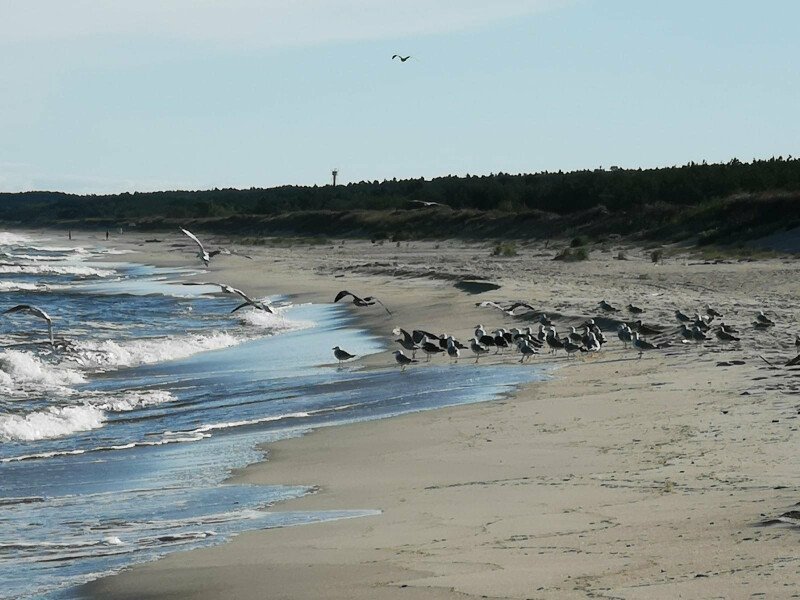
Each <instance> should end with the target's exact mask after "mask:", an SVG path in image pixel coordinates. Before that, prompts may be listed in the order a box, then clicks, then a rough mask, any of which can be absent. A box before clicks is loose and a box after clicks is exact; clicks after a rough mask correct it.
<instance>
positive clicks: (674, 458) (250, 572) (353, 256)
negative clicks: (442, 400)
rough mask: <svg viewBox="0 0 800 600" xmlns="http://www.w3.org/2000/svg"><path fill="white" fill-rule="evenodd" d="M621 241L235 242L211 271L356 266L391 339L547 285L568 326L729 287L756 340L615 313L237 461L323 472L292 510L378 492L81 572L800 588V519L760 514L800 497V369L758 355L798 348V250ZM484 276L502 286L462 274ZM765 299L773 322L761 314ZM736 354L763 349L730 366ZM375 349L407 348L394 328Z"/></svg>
mask: <svg viewBox="0 0 800 600" xmlns="http://www.w3.org/2000/svg"><path fill="white" fill-rule="evenodd" d="M145 237H150V238H159V239H162V240H163V241H162V242H161V243H150V244H143V243H142V240H143V239H144V238H145ZM122 238H124V239H121V238H120V237H119V236H115V238H114V239H113V240H112V242H113V243H114V245H115V246H118V247H119V246H122V245H127V246H129V247H131V248H133V249H135V250H136V251H137V252H138V253H139V254H138V255H136V260H143V261H146V262H152V263H157V264H165V263H171V264H182V265H186V264H189V265H191V264H194V263H193V262H192V259H191V257H190V256H189V255H188V254H186V253H184V249H182V248H179V247H172V246H171V244H173V243H182V242H183V240H182V239H180V236H179V235H172V234H169V235H161V234H159V235H148V236H140V237H137V236H131V235H130V234H128V235H126V236H122ZM217 241H220V242H222V241H225V240H217ZM167 249H169V250H171V251H172V253H169V254H168V253H167V251H166V250H167ZM619 250H620V248H617V247H613V248H608V249H607V251H606V252H603V251H601V250H595V251H593V252H592V256H591V260H589V261H587V262H583V263H561V262H554V261H552V260H551V259H552V256H553V254H554V249H553V248H552V247H551V248H544V247H543V246H542V245H530V246H523V247H521V248H520V253H519V255H518V256H516V257H512V258H495V257H492V256H491V255H490V245H488V244H464V243H461V242H442V243H441V244H433V243H418V242H412V243H410V244H406V243H402V244H400V245H398V246H396V245H394V244H391V245H389V244H386V245H383V246H380V245H377V244H370V243H369V242H352V241H347V242H346V243H341V242H337V243H335V244H330V245H317V246H309V245H303V244H297V245H295V246H293V247H281V248H274V247H267V246H259V247H256V248H248V249H247V251H248V252H250V253H252V255H253V256H254V260H253V261H252V262H251V261H247V260H245V259H241V258H237V257H218V258H217V259H214V261H213V262H212V266H211V269H210V270H211V274H210V275H204V276H203V278H206V279H208V278H209V277H211V276H213V278H214V279H216V280H221V281H226V282H229V283H231V284H234V285H241V286H243V287H245V289H247V290H250V291H253V293H256V294H263V293H278V292H281V293H289V294H293V295H294V296H295V297H296V298H298V299H299V300H303V301H316V302H327V301H330V300H331V299H332V298H333V295H334V294H335V292H337V291H338V290H340V289H350V290H352V291H354V292H356V293H361V294H365V295H367V294H375V295H377V296H379V297H380V298H381V299H382V300H383V301H384V302H385V303H386V304H387V305H389V307H390V308H391V309H392V310H393V312H394V315H393V316H392V317H391V318H387V317H386V315H385V313H383V312H382V310H381V309H380V307H375V308H374V309H372V308H368V309H356V308H353V310H354V311H356V314H357V315H358V316H359V319H360V320H361V322H362V324H363V325H364V326H365V327H369V328H371V329H373V330H374V331H376V332H377V333H379V334H380V335H383V336H385V337H386V340H387V343H388V342H389V341H390V340H391V339H392V336H391V329H392V328H394V327H396V326H401V327H404V328H407V329H411V328H415V327H418V328H423V329H427V330H433V331H448V332H451V333H453V334H455V335H456V336H457V337H460V338H462V339H465V338H467V337H469V335H470V332H471V330H472V328H473V327H474V325H475V324H477V323H483V324H485V325H486V326H487V327H492V328H494V327H499V326H506V327H509V326H524V325H526V324H528V323H529V321H528V320H526V319H525V318H513V317H509V316H507V315H505V314H503V313H501V312H500V311H498V310H495V309H491V308H479V307H476V305H475V304H476V302H479V301H481V300H512V299H513V300H516V299H521V300H525V301H528V302H530V303H531V304H533V305H534V306H537V307H541V309H542V310H543V311H545V312H547V313H548V314H551V313H553V314H557V315H559V317H558V320H557V325H558V326H559V329H560V330H561V329H562V328H563V327H565V326H566V325H569V324H577V323H579V322H580V321H581V320H583V318H585V317H591V316H597V314H598V312H597V309H596V304H597V302H598V301H599V300H600V299H603V298H604V299H606V300H608V301H610V302H612V303H614V304H616V305H619V306H624V305H626V304H627V303H628V302H629V301H630V302H633V303H634V304H637V305H639V306H643V307H645V308H646V309H647V312H646V313H645V314H644V316H643V317H644V320H645V322H647V323H655V324H662V325H670V326H674V325H675V319H674V316H673V311H674V310H675V308H680V309H682V310H684V311H685V312H686V311H692V312H693V311H694V310H701V309H702V308H703V307H704V306H705V304H706V303H707V302H708V303H711V304H712V305H713V306H715V307H716V308H718V309H719V310H721V311H722V312H723V313H725V318H724V319H723V320H724V321H725V322H726V323H729V324H732V325H735V326H737V327H738V328H739V329H740V331H741V332H742V336H743V338H744V341H743V342H742V343H741V344H736V343H734V344H731V345H729V346H726V347H723V346H721V345H720V344H718V343H716V342H715V341H714V342H708V343H706V344H704V345H702V346H697V345H691V346H688V347H686V346H681V345H680V344H679V345H677V346H676V347H674V348H671V349H669V350H667V351H658V352H654V353H651V354H649V355H646V356H645V357H644V358H643V359H642V360H636V354H635V353H634V352H632V351H630V350H623V349H622V345H621V343H620V342H619V341H618V340H617V339H616V336H615V335H613V334H608V337H609V339H610V341H609V343H608V344H607V347H606V348H604V349H603V351H602V352H601V353H600V354H599V355H598V356H596V357H594V358H592V359H588V360H584V361H582V360H573V361H567V360H566V359H565V358H563V357H561V358H557V359H551V358H546V357H537V358H536V359H534V360H535V361H536V362H537V363H539V364H548V365H553V366H556V367H559V368H558V369H557V370H555V371H554V373H553V374H554V375H555V378H554V379H552V380H551V381H548V382H545V383H536V384H531V385H529V386H526V387H523V388H521V389H519V390H518V391H517V393H515V394H514V395H513V396H512V397H508V398H505V399H503V400H501V401H494V402H489V403H483V404H476V405H468V406H460V407H454V408H447V409H442V410H438V411H432V412H425V413H417V414H411V415H407V416H402V417H397V418H392V419H388V420H384V421H379V422H370V423H361V424H355V425H348V426H343V427H336V428H327V429H321V430H318V431H316V432H314V433H312V434H309V435H307V436H305V437H302V438H299V439H292V440H287V441H283V442H279V443H277V444H272V445H270V446H269V447H267V448H265V452H266V453H267V454H268V460H266V461H264V462H262V463H259V464H255V465H251V466H249V467H247V468H246V469H244V470H242V471H241V472H239V473H236V474H234V476H233V478H234V479H235V480H236V481H245V482H252V483H265V484H266V483H280V484H302V485H314V486H317V488H318V492H317V493H315V494H312V495H308V496H305V497H303V498H300V499H297V500H293V501H291V502H288V503H285V504H282V505H280V506H277V507H276V510H317V509H354V508H364V509H380V511H382V512H381V514H380V515H378V516H373V517H365V518H358V519H350V520H342V521H336V522H328V523H322V524H315V525H308V526H301V527H292V528H285V529H273V530H265V531H256V532H250V533H246V534H242V535H239V536H238V537H236V538H234V539H233V540H231V541H230V542H228V543H226V544H223V545H221V546H217V547H213V548H209V549H202V550H195V551H191V552H185V553H178V554H173V555H170V556H168V557H166V558H164V559H162V560H159V561H157V562H154V563H150V564H146V565H141V566H137V567H135V568H132V569H129V570H127V571H124V572H122V573H120V574H118V575H115V576H112V577H107V578H104V579H101V580H98V581H97V582H94V583H92V584H90V585H88V586H86V587H85V588H84V591H85V592H86V594H87V595H90V596H92V597H94V598H102V599H108V598H115V599H116V598H120V599H121V598H126V599H128V598H130V599H137V600H139V599H144V598H237V599H249V598H253V599H256V598H258V599H264V598H270V599H272V598H280V599H283V598H286V599H305V598H336V599H338V598H341V599H345V598H347V599H377V600H381V599H394V598H421V599H427V598H431V599H434V598H435V599H439V598H448V599H449V598H470V597H476V598H587V597H593V598H626V599H634V598H750V597H762V598H790V597H800V575H798V572H800V552H798V543H800V530H798V528H797V527H793V526H791V525H783V524H781V525H772V526H760V525H759V524H760V523H761V522H763V521H765V520H769V519H772V518H774V517H776V516H779V515H781V514H783V513H786V512H787V511H790V510H797V507H796V503H797V502H798V501H800V494H798V485H799V484H800V471H798V469H797V465H798V459H797V456H798V441H797V437H798V431H797V429H798V418H797V417H798V412H799V409H800V396H798V395H797V393H798V385H799V384H800V379H798V375H800V373H798V372H792V371H790V370H788V369H784V368H779V369H770V368H769V366H768V365H767V364H766V362H765V361H764V360H763V359H762V358H761V357H762V356H763V358H764V359H766V360H768V361H770V362H773V363H775V364H782V363H783V362H785V361H786V360H788V359H789V358H791V357H793V356H794V355H795V354H796V352H795V348H794V331H795V329H796V328H797V320H796V317H795V315H796V311H797V306H798V304H797V297H796V294H797V289H798V284H797V281H798V274H799V273H798V271H799V270H800V261H798V260H792V259H787V260H781V259H770V260H763V261H758V262H742V263H740V262H732V263H723V264H704V263H702V261H699V260H697V259H693V258H689V257H687V256H686V255H679V256H677V257H671V258H668V259H667V260H666V262H665V263H664V264H660V265H653V264H651V262H650V261H649V258H648V253H647V252H645V251H643V250H637V249H634V248H625V249H624V251H625V253H626V254H627V256H628V259H629V260H616V259H615V258H613V257H615V256H616V255H617V252H618V251H619ZM476 275H480V276H483V277H486V278H488V279H490V280H491V281H494V282H496V283H499V284H501V285H502V288H501V289H499V290H497V291H494V292H487V293H483V294H479V295H470V294H467V293H465V292H461V291H458V290H456V289H455V288H454V287H453V284H454V282H455V281H456V280H458V279H459V278H470V277H473V276H476ZM762 307H763V308H765V309H766V310H767V311H768V312H769V314H770V315H772V316H773V318H774V319H775V320H776V322H777V323H778V325H777V326H776V327H775V328H774V330H769V331H757V330H755V329H754V328H753V327H752V326H751V325H750V323H751V321H752V320H753V315H754V314H755V312H756V311H757V310H758V309H759V308H762ZM391 349H392V350H393V349H394V347H392V348H391ZM434 360H437V359H434ZM493 360H498V359H497V358H494V359H493ZM504 360H507V361H510V360H512V359H511V357H510V356H509V357H507V358H505V359H504ZM730 360H742V361H744V364H741V365H732V366H717V364H718V363H719V362H721V361H730ZM438 361H439V362H442V361H443V359H441V358H440V359H438ZM366 362H368V363H369V364H371V365H386V366H393V365H394V363H393V361H392V357H391V355H390V354H389V353H388V351H387V352H385V353H382V354H379V355H376V356H372V357H369V358H368V359H367V360H366ZM470 362H471V361H469V360H462V361H461V363H460V364H459V365H457V366H454V367H453V368H460V369H469V368H470V366H471V365H470ZM413 368H425V365H415V366H414V367H413ZM401 376H403V375H401V374H400V373H398V377H401Z"/></svg>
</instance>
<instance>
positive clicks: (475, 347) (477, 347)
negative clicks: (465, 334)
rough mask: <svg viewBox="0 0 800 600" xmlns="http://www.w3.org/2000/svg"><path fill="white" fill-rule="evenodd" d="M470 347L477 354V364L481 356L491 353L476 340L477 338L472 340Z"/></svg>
mask: <svg viewBox="0 0 800 600" xmlns="http://www.w3.org/2000/svg"><path fill="white" fill-rule="evenodd" d="M469 347H470V349H471V350H472V352H473V353H474V354H475V362H476V363H477V362H478V360H479V359H480V357H481V354H488V353H489V349H488V348H487V347H486V346H482V345H481V344H480V343H479V342H478V340H476V339H475V338H472V339H470V341H469Z"/></svg>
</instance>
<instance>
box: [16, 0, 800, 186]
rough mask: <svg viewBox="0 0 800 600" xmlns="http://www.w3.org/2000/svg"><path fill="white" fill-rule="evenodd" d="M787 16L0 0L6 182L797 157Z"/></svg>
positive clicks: (305, 176)
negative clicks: (398, 57) (402, 59)
mask: <svg viewBox="0 0 800 600" xmlns="http://www.w3.org/2000/svg"><path fill="white" fill-rule="evenodd" d="M798 27H800V3H798V2H793V1H790V0H786V1H772V2H744V1H723V0H708V1H705V2H701V1H699V0H696V1H688V0H686V1H669V2H655V1H652V2H650V1H645V0H638V1H637V0H602V1H601V0H494V1H493V2H488V1H478V0H461V1H460V2H446V1H444V0H407V1H405V2H398V1H397V0H394V1H392V2H386V1H384V0H338V1H332V0H296V1H295V2H289V1H288V0H284V1H280V2H279V1H275V0H260V1H259V0H227V1H226V2H214V1H211V0H172V1H170V0H161V1H158V0H139V1H138V2H122V1H113V2H112V1H110V0H107V1H106V2H101V1H99V0H25V1H22V0H0V53H2V60H0V191H19V190H30V189H50V190H63V191H70V192H79V193H105V192H121V191H136V190H138V191H150V190H157V189H178V188H180V189H208V188H213V187H220V188H221V187H251V186H256V187H270V186H275V185H282V184H300V185H306V184H314V183H317V184H323V183H327V182H329V180H330V170H331V168H333V167H338V168H339V169H340V181H342V182H348V181H360V180H374V179H378V180H381V179H391V178H392V177H397V178H398V179H400V178H408V177H421V176H424V177H426V178H430V177H435V176H439V175H447V174H455V175H463V174H466V173H471V174H485V173H490V172H495V173H496V172H498V171H503V172H507V173H520V172H535V171H541V170H558V169H562V170H572V169H582V168H595V167H598V166H601V165H602V166H605V167H608V166H610V165H619V166H623V167H639V166H642V167H648V166H663V165H673V164H683V163H686V162H688V161H692V160H694V161H697V162H699V161H701V160H704V159H705V160H707V161H709V162H716V161H726V160H728V159H730V158H731V157H734V156H735V157H738V158H740V159H742V160H750V159H752V158H753V157H758V158H764V157H769V156H773V155H775V156H778V155H783V156H786V155H789V154H793V155H797V154H800V148H799V146H800V119H798V106H800V72H799V71H800V67H799V66H798V64H800V63H798V57H800V42H798V36H797V31H798ZM395 52H399V53H403V54H411V55H413V56H414V59H412V60H409V61H408V62H406V63H404V64H400V63H399V62H398V61H392V60H391V56H392V54H394V53H395Z"/></svg>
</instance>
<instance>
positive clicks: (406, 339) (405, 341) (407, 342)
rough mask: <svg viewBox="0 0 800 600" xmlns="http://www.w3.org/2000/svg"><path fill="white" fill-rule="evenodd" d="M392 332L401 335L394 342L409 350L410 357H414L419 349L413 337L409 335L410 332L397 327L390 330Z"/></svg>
mask: <svg viewBox="0 0 800 600" xmlns="http://www.w3.org/2000/svg"><path fill="white" fill-rule="evenodd" d="M392 333H394V334H395V335H400V336H402V337H399V338H398V339H396V340H395V342H397V343H398V344H400V345H401V346H402V347H403V348H405V349H406V350H408V351H409V352H411V358H416V357H417V350H419V345H418V344H417V343H416V342H415V341H414V338H413V337H412V336H411V334H410V333H408V332H407V331H406V330H405V329H400V328H399V327H398V328H397V329H395V330H394V331H392Z"/></svg>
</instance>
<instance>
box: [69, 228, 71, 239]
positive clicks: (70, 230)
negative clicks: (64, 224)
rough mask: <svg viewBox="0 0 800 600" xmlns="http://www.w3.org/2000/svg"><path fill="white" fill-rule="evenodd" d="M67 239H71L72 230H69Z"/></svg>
mask: <svg viewBox="0 0 800 600" xmlns="http://www.w3.org/2000/svg"><path fill="white" fill-rule="evenodd" d="M69 239H72V229H70V230H69Z"/></svg>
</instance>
